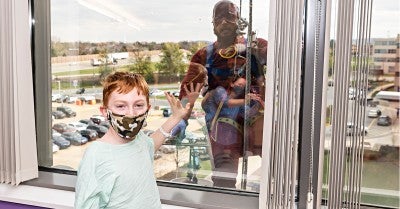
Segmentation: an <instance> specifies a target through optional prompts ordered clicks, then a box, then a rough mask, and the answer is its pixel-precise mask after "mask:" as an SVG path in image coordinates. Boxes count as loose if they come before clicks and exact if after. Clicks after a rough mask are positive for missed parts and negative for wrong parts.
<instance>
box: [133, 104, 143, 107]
mask: <svg viewBox="0 0 400 209" xmlns="http://www.w3.org/2000/svg"><path fill="white" fill-rule="evenodd" d="M135 107H136V108H142V107H144V104H136V105H135Z"/></svg>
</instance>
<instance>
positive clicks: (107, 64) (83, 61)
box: [33, 0, 399, 208]
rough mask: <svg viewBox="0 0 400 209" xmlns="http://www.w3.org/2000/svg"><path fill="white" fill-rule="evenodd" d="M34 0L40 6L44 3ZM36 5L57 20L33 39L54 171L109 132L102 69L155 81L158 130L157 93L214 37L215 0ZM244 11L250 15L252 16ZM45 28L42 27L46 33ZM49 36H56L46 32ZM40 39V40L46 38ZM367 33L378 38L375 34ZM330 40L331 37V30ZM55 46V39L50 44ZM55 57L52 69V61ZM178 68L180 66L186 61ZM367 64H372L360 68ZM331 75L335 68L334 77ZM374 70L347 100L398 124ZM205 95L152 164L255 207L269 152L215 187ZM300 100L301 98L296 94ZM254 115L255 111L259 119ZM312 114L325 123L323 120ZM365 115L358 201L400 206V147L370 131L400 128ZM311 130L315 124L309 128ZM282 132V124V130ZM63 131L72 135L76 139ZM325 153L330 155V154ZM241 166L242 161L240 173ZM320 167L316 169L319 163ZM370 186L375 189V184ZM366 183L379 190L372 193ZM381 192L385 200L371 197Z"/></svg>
mask: <svg viewBox="0 0 400 209" xmlns="http://www.w3.org/2000/svg"><path fill="white" fill-rule="evenodd" d="M33 2H34V3H35V4H38V5H39V4H40V3H39V2H40V1H33ZM43 2H44V1H42V4H43ZM44 4H46V3H44ZM253 4H254V5H253V8H254V10H253V30H255V31H256V37H259V38H266V37H267V26H268V24H267V23H268V12H267V11H268V5H266V2H264V1H261V0H258V1H255V2H253ZM38 5H37V6H36V7H35V10H36V14H38V15H39V16H40V15H42V16H43V17H42V18H43V19H44V20H49V19H46V16H51V22H45V21H44V22H41V21H40V19H37V21H36V23H35V33H36V34H35V43H34V44H35V55H36V56H35V75H36V84H35V92H36V109H37V115H38V116H37V120H38V121H41V122H40V123H39V124H38V129H40V130H41V131H38V148H39V153H38V159H39V164H40V166H41V168H42V169H43V170H49V169H50V171H51V172H63V173H69V174H75V171H76V169H77V167H78V165H79V161H80V159H81V157H82V155H83V153H84V151H85V149H86V147H87V146H89V145H90V144H91V143H92V142H93V141H94V140H97V138H98V137H100V136H101V135H102V134H104V132H105V130H107V128H106V127H107V126H109V125H108V124H107V122H106V121H105V118H103V117H102V116H101V115H100V114H99V110H98V109H99V106H100V105H101V102H102V96H101V94H102V92H101V87H100V79H101V78H102V77H104V76H105V75H106V74H108V73H110V72H112V71H115V70H129V71H134V72H137V73H141V74H142V75H144V76H145V78H146V80H147V82H148V83H149V84H150V86H151V95H150V99H151V103H152V107H153V109H152V110H151V112H150V117H149V118H148V126H147V127H146V130H145V132H146V133H151V130H155V129H156V128H158V126H159V124H160V123H161V122H162V121H165V120H166V118H167V117H168V116H169V109H168V104H167V103H166V102H165V98H163V96H162V94H161V93H160V92H162V91H170V92H172V93H173V94H174V95H178V94H179V91H178V89H179V86H180V84H181V82H182V79H183V78H184V76H185V71H186V70H187V68H188V65H190V64H191V63H190V60H191V57H192V56H193V54H194V52H195V51H196V50H197V49H199V48H201V47H204V46H207V45H208V43H209V42H212V41H214V40H215V35H214V34H213V28H212V23H211V22H212V20H211V17H212V7H213V3H210V2H208V3H207V2H204V1H197V0H193V1H191V3H190V4H188V3H187V2H185V3H182V4H180V3H168V4H165V3H164V1H159V2H152V4H151V5H149V4H148V3H146V2H143V1H137V2H132V1H129V3H124V2H123V1H113V2H112V3H110V2H108V3H105V2H103V1H98V2H96V4H95V5H92V4H90V3H87V2H86V1H64V0H52V1H51V4H46V5H45V6H49V5H51V7H50V8H49V9H43V10H41V9H42V7H40V6H38ZM245 14H247V8H246V4H244V5H243V11H242V15H243V16H245V17H246V15H245ZM378 14H379V13H377V14H375V15H378ZM246 19H247V20H248V17H246ZM311 25H312V24H311ZM50 26H51V27H50ZM50 28H51V31H50ZM40 31H41V32H42V33H43V34H40ZM49 34H50V37H46V35H49ZM43 37H44V38H45V40H44V41H43V40H42V39H41V38H43ZM46 38H47V39H46ZM371 38H374V33H372V36H371ZM46 40H48V43H47V42H46ZM43 42H45V43H43ZM332 42H333V43H334V42H335V40H334V38H332ZM321 43H322V41H321V42H320V46H322V45H323V44H321ZM307 44H308V43H307ZM386 44H387V41H376V42H375V45H386ZM49 45H50V46H51V47H50V48H46V47H47V46H49ZM43 46H46V47H43ZM333 48H334V45H333V46H332V49H331V50H332V51H334V49H333ZM167 50H170V51H168V52H172V53H174V56H176V57H178V58H177V59H176V61H177V62H178V65H176V67H175V68H174V69H168V68H166V67H165V65H162V63H163V62H164V61H166V60H164V58H165V55H166V54H167V53H166V52H167ZM321 51H323V50H321ZM376 53H378V52H376ZM385 59H386V58H375V60H374V61H375V62H384V61H385ZM331 64H332V65H333V64H334V63H330V65H331ZM49 65H50V66H51V67H50V69H48V66H49ZM181 66H184V67H182V68H181ZM263 70H264V69H263ZM363 72H366V70H364V69H363ZM264 73H265V72H264V71H262V72H261V74H264ZM334 73H335V72H332V69H331V70H330V75H329V76H331V78H330V79H332V76H333V75H334ZM336 73H338V72H336ZM371 76H372V77H369V78H368V80H369V86H368V87H366V86H362V88H363V89H357V88H354V89H353V90H354V91H352V93H350V90H349V92H348V94H349V95H348V96H347V95H346V102H349V103H351V104H355V105H360V106H362V105H365V104H367V106H366V110H367V111H366V112H368V110H370V109H373V108H377V109H379V110H381V112H382V114H387V115H389V116H390V117H391V118H392V119H393V120H392V121H394V122H393V124H395V121H398V120H395V118H396V109H395V108H393V103H392V101H387V100H377V99H376V98H374V97H373V95H374V93H376V91H375V90H376V89H377V88H379V87H381V86H384V85H386V84H387V83H384V82H382V79H381V77H380V76H381V75H379V76H374V75H371ZM353 78H354V77H353ZM340 79H341V78H340ZM316 82H317V83H318V85H316V86H317V88H321V89H322V81H319V80H318V81H316ZM357 82H358V81H357V79H352V80H351V81H350V84H351V85H357ZM390 82H391V81H390ZM339 83H341V81H339V80H332V82H331V85H329V87H327V90H326V92H324V94H326V95H327V105H328V106H327V110H326V112H327V117H326V120H327V122H326V124H327V126H326V127H325V129H326V135H325V140H326V141H329V140H330V139H331V138H330V136H329V131H330V129H329V128H330V125H331V123H330V122H332V121H331V120H330V119H331V115H330V114H331V113H332V112H331V111H332V109H333V108H332V105H333V104H332V102H333V92H334V88H338V86H339V85H337V84H339ZM354 87H356V86H354ZM279 88H283V86H279ZM366 88H368V90H367V89H366ZM260 89H262V88H259V87H257V86H255V87H254V86H253V88H252V90H253V91H254V92H257V91H260ZM299 92H300V91H299ZM346 94H347V92H346ZM310 96H311V91H310V92H305V93H304V95H303V97H304V98H309V97H310ZM360 96H366V98H368V100H367V101H365V102H364V101H361V100H360V99H355V98H357V97H360ZM370 96H371V97H370ZM203 99H204V97H203V98H201V97H200V98H199V99H198V101H197V103H196V105H195V107H194V110H193V112H192V114H191V118H190V119H189V126H188V128H187V132H186V135H185V137H184V138H179V139H176V140H175V141H173V140H170V141H167V142H166V144H165V145H164V146H163V148H162V149H161V150H159V151H157V153H156V154H155V160H154V162H155V166H154V168H155V175H156V176H157V179H158V180H159V185H161V186H165V188H171V187H172V188H178V190H180V191H185V192H187V193H193V195H194V196H196V197H198V196H200V195H201V191H213V192H215V191H218V193H223V194H235V195H236V196H235V197H234V198H232V201H231V204H235V203H238V204H248V205H247V206H249V207H251V208H255V207H257V206H258V195H259V191H260V181H261V180H260V178H261V176H260V172H261V170H260V167H261V162H262V160H264V162H265V160H268V159H265V158H264V157H262V156H261V154H256V153H255V152H254V153H252V155H249V161H248V164H247V167H245V169H247V172H248V173H247V174H248V178H247V179H246V185H245V187H244V188H243V187H242V185H244V184H242V179H241V176H240V175H237V174H236V173H234V172H228V173H223V172H221V175H220V176H221V177H222V176H228V177H229V178H231V180H232V179H236V178H237V180H234V181H235V183H234V185H233V186H223V187H218V188H214V186H213V184H212V183H213V181H212V180H213V179H212V176H211V173H212V171H213V170H212V167H213V166H215V165H213V164H212V162H213V161H212V158H213V157H214V156H212V154H211V153H210V145H209V144H208V142H210V139H209V138H208V137H209V136H208V134H207V131H206V129H205V127H206V123H205V115H206V113H205V112H204V110H203V108H202V107H201V105H200V104H201V101H202V100H203ZM302 99H303V98H302ZM296 102H298V103H300V101H296ZM363 102H364V103H363ZM394 104H395V103H394ZM298 105H299V106H300V104H298ZM321 105H322V104H321V103H316V106H315V107H314V108H315V109H318V108H319V109H322V108H320V107H321ZM310 106H311V105H310ZM357 107H358V106H357ZM366 112H364V113H366ZM42 113H43V114H42ZM358 113H363V112H362V110H361V109H354V110H351V114H358ZM261 115H262V114H261ZM257 116H260V115H257ZM397 117H398V109H397ZM261 118H262V117H261ZM255 119H259V118H257V117H255ZM252 122H255V121H252ZM296 122H297V121H296ZM314 122H315V123H317V122H318V123H319V121H314ZM363 123H364V126H360V128H361V130H364V131H363V134H364V135H365V144H364V150H365V152H364V156H363V157H364V162H366V163H365V166H364V171H363V184H362V192H364V191H367V192H365V193H363V194H362V195H363V197H362V203H365V204H372V205H374V204H379V205H385V206H389V207H390V206H393V207H396V206H397V207H398V204H397V205H396V201H397V200H398V197H396V196H394V195H392V194H395V193H396V192H398V191H399V189H398V185H399V182H398V176H399V173H398V171H396V169H395V167H394V166H393V156H396V154H397V155H398V146H397V147H396V146H395V145H394V144H392V143H391V142H389V140H388V139H387V138H385V139H384V140H382V141H377V140H374V139H375V138H374V137H381V136H382V137H389V136H394V135H395V134H396V133H397V134H398V130H396V129H394V131H397V132H390V130H392V129H391V128H393V127H395V125H390V126H379V127H378V124H376V120H374V119H373V118H366V119H365V121H363ZM258 125H260V124H258ZM88 127H90V128H88ZM260 127H261V128H259V127H258V128H257V129H254V130H258V131H255V132H253V133H255V134H256V135H257V136H256V137H258V138H257V139H260V137H261V139H262V135H263V131H266V130H265V125H264V126H263V125H261V126H260ZM262 127H264V130H263V129H262ZM306 128H308V130H309V127H306ZM53 129H54V130H53ZM57 130H58V131H57ZM56 131H57V132H56ZM247 131H249V130H247ZM302 131H304V130H300V132H301V133H300V135H301V134H303V133H302ZM352 131H353V133H355V134H353V135H358V134H357V131H356V132H354V131H355V130H353V129H352ZM60 132H61V133H60ZM64 132H76V133H78V132H79V133H80V135H81V136H79V135H78V136H77V137H75V138H73V139H71V137H70V136H67V135H68V134H65V133H64ZM281 132H284V131H282V130H280V133H281ZM363 134H361V135H363ZM76 135H77V134H75V136H76ZM82 136H83V137H85V138H83V137H82ZM67 137H70V140H68V139H67ZM349 137H350V136H346V142H349V139H350V138H349ZM85 139H86V140H85ZM383 142H384V143H383ZM53 143H54V145H53ZM257 143H258V144H255V145H261V144H262V143H261V142H260V141H257ZM253 145H254V144H253ZM53 147H54V149H53ZM57 147H58V148H57ZM258 147H259V148H261V147H260V146H258ZM300 149H301V148H299V150H300ZM316 152H317V151H315V153H316ZM304 153H305V152H303V154H304ZM315 153H314V154H315ZM280 154H284V153H280ZM324 160H328V159H327V158H326V156H325V158H324ZM307 163H309V162H306V163H304V162H303V164H301V166H300V167H299V168H296V169H299V170H301V169H302V167H304V165H305V164H307ZM240 165H241V164H240V162H239V163H238V168H242V167H241V166H240ZM376 167H377V168H378V169H377V170H379V171H385V173H387V176H386V177H387V178H386V177H385V178H386V179H388V181H384V182H382V181H380V180H378V179H376V177H377V176H380V175H381V172H379V171H378V172H377V170H375V169H374V168H376ZM240 172H241V171H240V169H238V173H239V174H240ZM314 172H316V173H318V171H314ZM320 172H323V171H320ZM326 174H327V171H325V172H324V176H325V175H326ZM315 176H317V175H315ZM396 179H397V180H396ZM297 180H298V179H296V181H297ZM324 180H326V179H324ZM171 183H172V184H171ZM182 183H183V184H182ZM370 188H372V190H369V189H370ZM375 189H376V190H375ZM368 191H373V192H372V193H368ZM380 191H388V192H387V193H386V192H383V193H384V194H389V195H387V196H385V195H383V197H382V193H381V192H380ZM160 193H161V197H162V198H163V197H166V196H168V195H166V194H167V192H165V190H163V189H160ZM163 194H164V195H163ZM376 197H379V198H380V199H379V200H375V198H376ZM397 202H398V201H397ZM201 203H202V202H201V201H199V202H197V204H201Z"/></svg>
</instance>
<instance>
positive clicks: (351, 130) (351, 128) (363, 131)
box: [346, 123, 368, 136]
mask: <svg viewBox="0 0 400 209" xmlns="http://www.w3.org/2000/svg"><path fill="white" fill-rule="evenodd" d="M346 134H347V135H348V136H353V135H362V136H365V135H367V134H368V128H367V127H364V126H362V125H361V126H360V127H357V126H355V125H354V124H353V123H347V131H346Z"/></svg>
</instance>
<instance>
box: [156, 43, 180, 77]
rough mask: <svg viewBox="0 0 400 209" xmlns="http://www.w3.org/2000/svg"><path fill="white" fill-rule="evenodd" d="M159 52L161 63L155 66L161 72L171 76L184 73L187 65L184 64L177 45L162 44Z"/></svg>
mask: <svg viewBox="0 0 400 209" xmlns="http://www.w3.org/2000/svg"><path fill="white" fill-rule="evenodd" d="M161 52H162V54H161V61H160V63H158V65H157V67H158V69H159V70H160V71H161V72H164V73H168V74H172V75H175V74H183V73H184V72H185V69H186V67H187V65H186V64H185V63H184V55H183V53H182V52H181V51H180V49H179V44H176V43H164V44H163V45H162V49H161Z"/></svg>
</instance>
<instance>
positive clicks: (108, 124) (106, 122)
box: [99, 121, 111, 129]
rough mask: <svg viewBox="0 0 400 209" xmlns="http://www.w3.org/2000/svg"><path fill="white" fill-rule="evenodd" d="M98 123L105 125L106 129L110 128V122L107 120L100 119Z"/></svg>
mask: <svg viewBox="0 0 400 209" xmlns="http://www.w3.org/2000/svg"><path fill="white" fill-rule="evenodd" d="M99 125H101V126H104V127H106V128H107V129H109V128H110V126H111V125H110V123H109V122H108V121H101V122H100V123H99Z"/></svg>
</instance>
